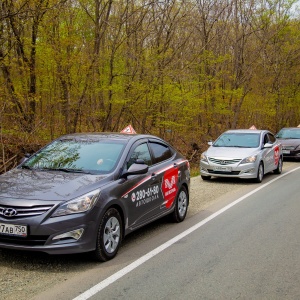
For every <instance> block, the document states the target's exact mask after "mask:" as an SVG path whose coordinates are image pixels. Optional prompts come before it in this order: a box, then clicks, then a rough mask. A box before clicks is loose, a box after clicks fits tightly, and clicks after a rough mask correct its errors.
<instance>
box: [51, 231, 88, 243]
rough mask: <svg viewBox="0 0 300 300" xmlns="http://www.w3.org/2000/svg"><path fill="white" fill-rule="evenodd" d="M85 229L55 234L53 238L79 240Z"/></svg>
mask: <svg viewBox="0 0 300 300" xmlns="http://www.w3.org/2000/svg"><path fill="white" fill-rule="evenodd" d="M83 231H84V229H83V228H80V229H76V230H73V231H69V232H66V233H62V234H59V235H57V236H55V237H54V238H53V239H52V240H53V241H54V240H61V239H74V240H76V241H77V240H79V239H80V238H81V236H82V234H83Z"/></svg>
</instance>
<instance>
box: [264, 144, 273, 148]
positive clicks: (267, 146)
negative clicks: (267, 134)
mask: <svg viewBox="0 0 300 300" xmlns="http://www.w3.org/2000/svg"><path fill="white" fill-rule="evenodd" d="M272 147H273V144H270V143H265V144H264V148H272Z"/></svg>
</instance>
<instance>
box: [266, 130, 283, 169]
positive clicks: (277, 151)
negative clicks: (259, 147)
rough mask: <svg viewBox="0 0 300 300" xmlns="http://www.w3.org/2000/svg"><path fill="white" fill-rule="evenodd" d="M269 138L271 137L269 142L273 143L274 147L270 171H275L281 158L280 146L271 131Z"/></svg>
mask: <svg viewBox="0 0 300 300" xmlns="http://www.w3.org/2000/svg"><path fill="white" fill-rule="evenodd" d="M268 139H269V143H270V144H272V145H273V147H272V150H273V152H272V153H273V158H272V159H271V160H270V171H273V170H275V169H276V168H277V166H278V162H279V158H280V146H279V143H278V142H277V140H276V138H275V136H274V135H273V134H272V133H270V132H269V133H268Z"/></svg>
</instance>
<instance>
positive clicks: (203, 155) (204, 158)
mask: <svg viewBox="0 0 300 300" xmlns="http://www.w3.org/2000/svg"><path fill="white" fill-rule="evenodd" d="M200 160H203V161H206V162H208V160H207V156H206V155H205V154H204V153H202V154H201V157H200Z"/></svg>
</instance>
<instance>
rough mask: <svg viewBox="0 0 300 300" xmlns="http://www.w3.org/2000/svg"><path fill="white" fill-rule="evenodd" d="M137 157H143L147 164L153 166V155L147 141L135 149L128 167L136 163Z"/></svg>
mask: <svg viewBox="0 0 300 300" xmlns="http://www.w3.org/2000/svg"><path fill="white" fill-rule="evenodd" d="M137 159H143V160H144V162H145V164H146V165H148V166H151V164H152V162H151V155H150V152H149V148H148V146H147V144H146V143H144V144H141V145H138V146H137V147H136V148H135V149H134V150H133V152H132V154H131V156H130V158H129V161H128V163H127V168H129V167H130V166H131V165H132V164H133V163H135V162H136V160H137Z"/></svg>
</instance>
